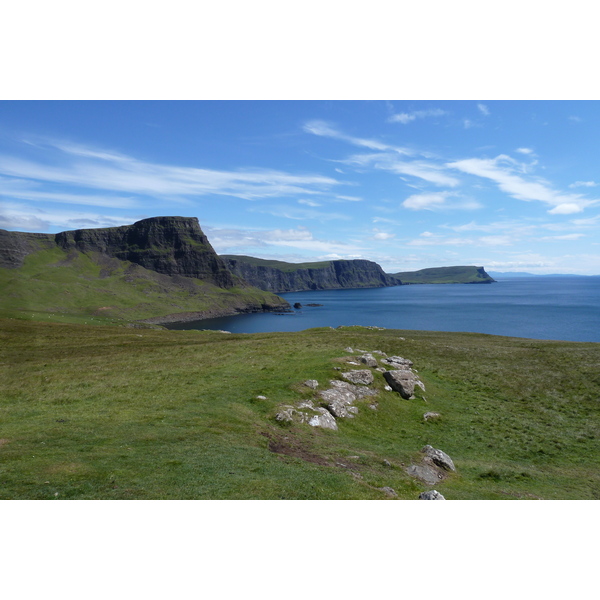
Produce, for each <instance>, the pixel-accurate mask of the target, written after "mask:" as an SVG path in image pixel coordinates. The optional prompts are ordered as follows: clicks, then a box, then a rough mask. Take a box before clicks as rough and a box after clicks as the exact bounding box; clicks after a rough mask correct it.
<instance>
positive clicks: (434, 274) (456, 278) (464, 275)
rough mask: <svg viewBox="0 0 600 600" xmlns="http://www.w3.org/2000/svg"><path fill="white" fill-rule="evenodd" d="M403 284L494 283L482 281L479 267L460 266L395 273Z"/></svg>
mask: <svg viewBox="0 0 600 600" xmlns="http://www.w3.org/2000/svg"><path fill="white" fill-rule="evenodd" d="M393 276H394V277H398V278H399V279H400V280H401V281H402V283H481V282H482V281H493V279H492V278H491V277H489V279H487V280H486V279H482V277H481V275H480V274H479V272H478V270H477V267H471V266H459V267H434V268H431V269H421V270H420V271H406V272H403V273H394V274H393Z"/></svg>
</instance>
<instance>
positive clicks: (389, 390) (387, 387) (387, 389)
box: [384, 385, 394, 392]
mask: <svg viewBox="0 0 600 600" xmlns="http://www.w3.org/2000/svg"><path fill="white" fill-rule="evenodd" d="M384 390H385V391H386V392H393V391H394V390H393V389H392V388H391V387H390V386H389V385H386V386H385V388H384Z"/></svg>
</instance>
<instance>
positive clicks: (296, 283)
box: [222, 255, 401, 293]
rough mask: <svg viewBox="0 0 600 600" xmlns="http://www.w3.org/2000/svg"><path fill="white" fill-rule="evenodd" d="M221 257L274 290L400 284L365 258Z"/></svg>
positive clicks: (259, 285) (257, 284)
mask: <svg viewBox="0 0 600 600" xmlns="http://www.w3.org/2000/svg"><path fill="white" fill-rule="evenodd" d="M222 258H223V259H224V260H225V263H226V265H227V266H228V267H229V269H230V270H231V271H232V272H233V273H234V274H235V275H238V276H239V277H242V278H243V279H245V280H246V281H247V282H248V283H250V284H251V285H253V286H255V287H257V288H260V289H261V290H265V291H269V292H274V293H281V292H299V291H303V290H327V289H341V288H362V287H389V286H394V285H401V282H400V280H399V279H397V278H395V277H393V276H391V275H386V274H385V273H384V272H383V270H382V269H381V267H380V266H379V265H378V264H377V263H374V262H372V261H369V260H332V261H326V262H322V263H306V264H293V263H284V262H280V261H266V260H265V261H263V260H261V259H258V258H251V257H247V256H233V255H226V256H223V257H222Z"/></svg>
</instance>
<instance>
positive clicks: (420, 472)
mask: <svg viewBox="0 0 600 600" xmlns="http://www.w3.org/2000/svg"><path fill="white" fill-rule="evenodd" d="M406 472H407V473H408V474H409V475H410V476H411V477H416V478H417V479H420V480H421V481H422V482H423V483H426V484H427V485H435V484H436V483H438V482H439V480H440V477H439V473H438V472H437V470H436V469H435V468H433V467H429V466H427V465H410V467H408V469H407V470H406Z"/></svg>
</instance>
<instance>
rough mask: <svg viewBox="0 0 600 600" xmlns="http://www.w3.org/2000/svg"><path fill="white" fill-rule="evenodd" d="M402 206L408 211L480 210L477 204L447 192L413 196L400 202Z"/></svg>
mask: <svg viewBox="0 0 600 600" xmlns="http://www.w3.org/2000/svg"><path fill="white" fill-rule="evenodd" d="M402 206H403V207H404V208H408V209H410V210H475V209H478V208H481V204H479V202H477V201H475V200H471V199H466V198H462V197H461V196H460V195H459V194H457V193H455V192H447V191H446V192H433V193H423V194H413V195H412V196H409V197H408V198H407V199H406V200H404V202H402Z"/></svg>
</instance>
